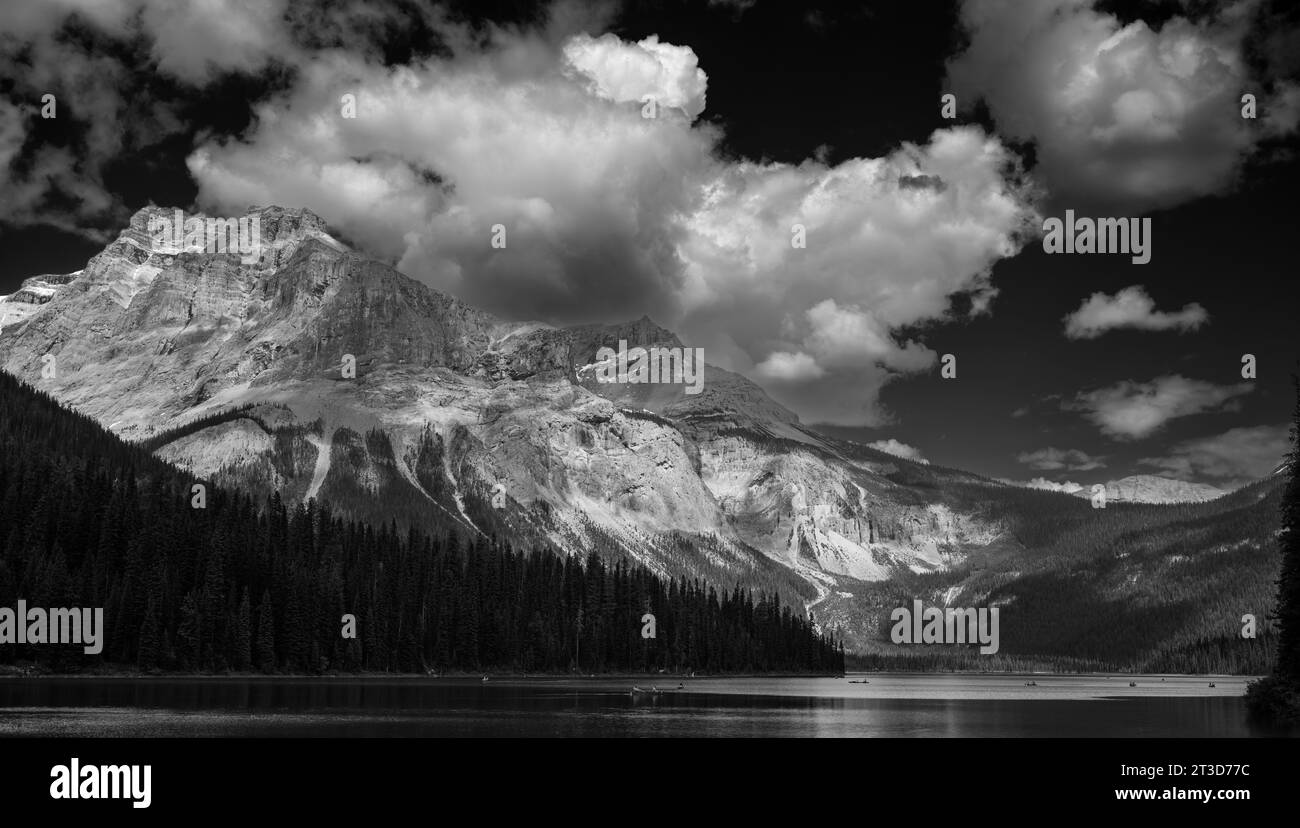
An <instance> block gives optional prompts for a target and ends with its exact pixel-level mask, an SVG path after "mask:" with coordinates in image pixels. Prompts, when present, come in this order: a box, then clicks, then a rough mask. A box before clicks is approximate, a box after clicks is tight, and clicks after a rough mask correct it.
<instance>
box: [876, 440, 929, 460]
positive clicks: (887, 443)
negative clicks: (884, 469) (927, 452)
mask: <svg viewBox="0 0 1300 828" xmlns="http://www.w3.org/2000/svg"><path fill="white" fill-rule="evenodd" d="M867 446H868V447H869V448H873V449H875V450H877V451H883V452H884V453H885V454H892V455H894V456H895V457H902V458H903V459H904V460H912V461H915V462H917V463H923V464H925V465H927V466H928V465H930V461H929V460H926V459H925V456H924V455H922V454H921V450H920V449H918V448H916V447H915V446H909V445H908V444H907V443H900V442H899V441H898V440H895V439H894V438H893V437H890V438H889V439H888V440H876V441H875V442H873V443H867Z"/></svg>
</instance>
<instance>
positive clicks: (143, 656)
mask: <svg viewBox="0 0 1300 828" xmlns="http://www.w3.org/2000/svg"><path fill="white" fill-rule="evenodd" d="M158 649H159V647H158V619H157V617H156V616H155V615H154V609H153V604H150V605H149V608H148V610H147V611H146V612H145V616H144V623H143V624H142V625H141V626H140V654H139V658H138V659H137V661H136V664H137V665H138V666H139V668H140V669H141V670H143V671H146V672H147V671H149V670H153V669H154V668H156V667H157V666H158Z"/></svg>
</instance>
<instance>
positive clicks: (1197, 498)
mask: <svg viewBox="0 0 1300 828" xmlns="http://www.w3.org/2000/svg"><path fill="white" fill-rule="evenodd" d="M1078 494H1079V495H1080V496H1088V492H1087V490H1086V489H1085V490H1084V491H1082V492H1078ZM1225 494H1227V492H1225V491H1223V490H1222V489H1218V488H1215V487H1214V486H1210V485H1208V484H1205V483H1189V482H1187V481H1185V480H1175V479H1173V478H1170V477H1160V476H1159V475H1154V474H1135V475H1131V476H1129V477H1122V478H1120V479H1119V480H1111V481H1108V482H1107V483H1106V500H1107V502H1110V501H1114V502H1116V503H1199V502H1201V501H1205V500H1214V499H1215V498H1216V497H1223V496H1224V495H1225Z"/></svg>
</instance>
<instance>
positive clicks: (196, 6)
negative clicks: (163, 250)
mask: <svg viewBox="0 0 1300 828" xmlns="http://www.w3.org/2000/svg"><path fill="white" fill-rule="evenodd" d="M286 4H287V0H203V2H195V3H172V2H166V0H9V2H5V3H3V4H0V77H4V78H6V79H7V80H9V79H11V80H12V85H11V86H10V88H9V89H8V90H7V92H6V93H5V94H6V95H7V96H8V97H9V100H8V101H5V100H4V99H3V98H0V110H3V114H4V115H5V117H4V121H5V122H6V123H7V124H9V125H8V126H7V127H3V128H0V129H2V130H3V131H2V132H0V184H3V185H4V186H5V197H4V199H3V203H0V220H3V221H6V222H8V223H11V224H16V225H30V224H49V225H52V226H55V227H59V228H62V229H64V230H67V231H69V232H75V233H80V234H82V235H85V236H87V237H90V238H93V239H97V240H100V241H104V240H107V239H108V238H110V237H111V235H112V230H111V229H109V228H110V227H113V226H115V225H119V224H121V223H122V222H123V221H125V218H126V215H127V212H126V209H125V207H124V205H122V204H121V203H119V202H118V200H117V199H116V197H115V196H113V195H112V194H110V192H109V190H108V188H107V187H106V185H105V183H104V177H105V170H106V169H107V168H108V167H109V165H110V164H111V163H112V162H114V161H115V160H117V159H118V158H119V157H120V156H121V155H122V154H124V153H126V152H132V151H136V152H138V151H140V150H141V149H143V148H146V147H148V146H151V145H152V144H154V143H156V142H158V141H160V140H162V139H163V138H165V137H167V136H168V135H172V134H175V133H177V132H179V131H181V130H182V125H181V123H180V119H179V116H178V113H179V111H180V108H181V107H182V106H183V105H184V103H185V102H184V100H183V98H182V97H176V98H173V99H164V98H163V97H160V95H159V94H158V93H159V90H158V89H157V88H154V87H152V86H150V83H151V80H152V79H153V78H154V76H155V75H159V76H161V77H163V78H165V79H168V80H171V81H175V82H177V83H181V84H190V85H203V84H207V83H210V82H211V81H212V80H214V79H216V78H217V77H220V76H222V75H224V74H226V73H229V72H238V71H256V70H259V69H261V68H263V67H265V66H266V65H267V64H268V63H269V62H271V61H272V60H273V59H276V58H277V56H283V55H286V54H288V53H291V52H292V51H293V49H292V42H291V39H290V37H289V35H288V33H287V31H286V30H285V28H284V26H283V25H282V24H281V22H280V19H279V18H280V16H281V15H282V14H283V12H284V10H285V8H286ZM106 40H116V41H119V42H121V43H123V44H126V43H129V44H131V45H133V46H134V45H135V44H136V43H143V44H145V45H146V46H147V53H145V52H141V53H140V54H141V55H146V56H144V57H140V58H139V62H137V61H136V60H135V59H133V54H134V53H133V52H132V50H129V49H126V48H121V49H116V50H114V49H103V48H94V47H90V48H88V46H87V42H92V43H96V44H98V43H102V42H104V41H106ZM46 94H51V95H54V96H55V101H56V107H57V110H56V114H57V118H58V121H59V122H60V124H70V125H71V128H70V129H68V130H65V131H66V132H68V133H70V134H71V135H72V136H73V137H72V138H71V139H69V140H68V141H67V142H66V143H49V142H39V141H36V140H30V141H26V143H24V142H23V141H22V140H19V139H21V138H24V137H27V136H30V135H31V134H32V133H33V131H34V130H33V127H34V126H35V125H36V124H37V123H38V122H39V120H40V111H41V108H42V97H43V96H44V95H46Z"/></svg>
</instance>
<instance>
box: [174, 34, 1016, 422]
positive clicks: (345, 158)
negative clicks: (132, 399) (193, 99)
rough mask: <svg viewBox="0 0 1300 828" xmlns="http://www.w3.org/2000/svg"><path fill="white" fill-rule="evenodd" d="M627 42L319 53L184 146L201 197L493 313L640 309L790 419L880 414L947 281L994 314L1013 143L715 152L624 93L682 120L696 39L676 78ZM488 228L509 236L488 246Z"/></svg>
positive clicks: (970, 140)
mask: <svg viewBox="0 0 1300 828" xmlns="http://www.w3.org/2000/svg"><path fill="white" fill-rule="evenodd" d="M575 43H576V44H578V48H576V49H575V48H573V45H574V44H575ZM643 46H644V42H643V43H642V44H623V45H622V46H621V47H620V46H618V45H617V44H616V43H615V42H614V41H612V40H610V39H609V38H608V37H603V38H599V39H596V40H592V39H591V38H586V37H584V36H579V37H577V38H576V39H573V40H568V41H564V40H561V41H560V42H558V43H551V42H549V41H548V40H547V39H546V38H545V37H542V36H540V35H538V34H536V33H533V34H529V33H522V34H521V33H513V32H501V33H496V34H495V35H494V39H493V41H492V42H491V43H490V44H489V45H488V46H487V47H485V48H484V49H483V50H482V51H480V52H477V53H474V54H473V55H470V56H462V57H458V58H454V59H430V60H428V61H426V62H423V63H421V64H419V65H414V66H409V67H403V68H400V69H387V68H383V67H379V66H375V65H372V64H371V63H369V62H368V61H366V60H364V59H362V58H358V57H356V56H350V55H342V54H333V55H330V56H328V57H326V56H322V57H319V58H317V59H315V60H313V61H312V62H310V63H309V64H308V65H307V66H305V67H304V69H303V70H302V72H301V75H300V78H299V81H298V83H297V84H296V86H295V87H294V88H293V89H292V90H290V91H289V92H287V93H286V94H285V96H284V97H283V98H282V99H277V100H274V101H271V102H269V103H268V104H266V105H265V106H263V107H261V108H259V110H258V122H257V124H256V126H255V127H254V128H253V129H251V130H249V132H248V133H247V134H246V135H245V136H244V137H243V139H242V140H238V141H224V142H223V141H211V142H208V143H207V144H205V145H203V146H202V147H200V148H199V149H198V150H196V152H195V153H194V154H193V155H192V156H191V158H190V169H191V172H192V174H193V175H194V177H195V179H196V180H197V181H198V183H199V187H200V198H199V201H200V204H201V206H205V207H207V208H209V209H212V210H217V211H224V212H230V211H233V210H240V209H243V208H244V207H245V206H247V205H248V204H264V203H281V204H283V203H288V204H302V205H306V206H308V207H311V208H312V209H313V210H315V211H316V212H318V213H320V214H321V215H322V216H323V217H324V218H325V219H326V220H328V221H329V222H330V223H331V224H333V225H335V226H336V227H338V228H339V229H340V230H341V231H342V232H343V233H344V234H345V235H347V236H348V237H349V238H350V239H353V240H355V241H357V242H358V243H360V244H361V245H362V246H363V247H364V248H366V249H367V250H368V251H370V252H372V253H376V254H378V255H380V256H381V257H384V258H387V259H389V260H391V261H395V262H397V263H398V266H399V267H400V268H401V269H402V270H403V271H404V272H406V273H408V274H410V275H412V276H415V277H416V278H420V279H422V280H424V281H426V282H428V283H429V284H431V285H432V286H434V287H436V288H439V289H442V290H445V291H447V292H449V293H452V294H454V295H457V296H458V297H460V298H461V299H463V300H465V301H467V302H470V303H472V304H475V305H478V306H480V307H483V308H485V309H486V310H489V311H493V312H495V313H498V314H501V315H503V316H506V317H509V318H515V319H521V318H542V319H545V320H547V321H552V322H561V323H564V322H583V321H592V320H608V319H612V318H619V317H629V318H630V317H636V316H640V315H642V314H649V315H650V316H652V317H653V318H655V319H656V320H657V321H659V322H661V323H662V324H665V325H666V326H668V327H670V328H674V329H676V330H678V331H679V332H680V333H681V334H682V336H683V339H684V340H686V341H687V342H688V343H689V344H692V345H695V346H699V347H704V348H705V349H706V352H707V353H709V354H710V359H711V361H717V362H718V364H719V365H720V367H723V368H727V369H730V370H736V371H741V372H752V373H754V374H755V375H756V376H758V377H759V378H761V379H763V380H764V381H765V382H766V384H767V385H768V387H769V389H770V390H771V391H772V392H773V393H774V395H776V396H777V397H778V398H779V399H781V401H783V402H785V403H787V404H788V405H790V406H791V407H792V408H794V409H795V410H797V411H799V413H800V414H801V415H802V416H803V417H804V418H805V419H806V420H813V421H823V422H839V423H850V424H862V423H864V422H865V423H870V424H879V423H881V422H884V421H886V420H887V414H886V413H884V412H881V411H879V410H878V409H877V407H876V399H877V395H878V393H879V390H880V388H881V387H882V386H883V385H884V384H885V383H886V382H888V381H889V380H890V379H891V378H892V377H894V376H895V375H897V374H899V373H905V372H915V371H920V370H925V369H926V368H927V367H929V366H930V365H931V364H932V363H933V360H934V354H933V353H932V352H931V351H930V350H929V349H928V348H926V347H925V346H924V345H923V344H920V343H917V342H911V341H909V342H899V341H897V339H896V337H895V336H894V334H893V332H894V331H896V330H898V329H899V328H901V327H904V326H914V325H918V324H920V323H923V322H928V321H936V320H942V319H945V318H946V317H947V316H948V314H949V312H950V304H951V300H952V297H953V296H954V295H955V294H958V293H968V294H970V295H972V296H973V297H975V298H976V299H977V300H983V301H984V303H985V304H987V300H988V299H989V298H991V296H992V294H993V289H992V287H991V285H990V282H989V279H990V275H989V271H990V268H991V267H992V265H993V264H994V263H995V262H997V261H998V260H999V259H1001V258H1004V257H1006V256H1009V255H1012V254H1014V253H1015V252H1016V251H1017V250H1018V249H1019V247H1020V244H1021V239H1022V238H1024V237H1025V236H1026V235H1027V234H1028V233H1029V232H1031V231H1032V229H1033V228H1034V227H1035V226H1036V224H1037V221H1038V219H1037V215H1036V213H1035V212H1034V211H1033V209H1032V206H1031V204H1030V203H1029V200H1028V198H1029V197H1028V192H1027V188H1026V187H1025V185H1024V183H1023V182H1022V181H1021V180H1020V179H1019V178H1018V176H1017V173H1016V158H1015V156H1014V155H1012V154H1011V153H1010V152H1008V151H1007V150H1006V149H1005V148H1004V147H1003V146H1002V145H1001V144H1000V143H999V142H998V141H997V140H996V139H993V138H990V137H988V136H987V135H985V134H984V133H983V132H982V131H981V130H979V129H978V128H975V127H959V128H953V129H945V130H939V131H937V132H935V133H934V134H933V135H932V136H931V137H930V140H929V142H928V143H927V144H924V145H915V144H905V145H903V146H902V147H901V148H900V149H898V150H897V151H895V152H893V153H891V154H889V155H887V156H885V157H882V158H873V159H869V158H855V159H850V160H847V161H845V162H843V163H841V164H839V165H837V166H833V167H832V166H829V165H826V164H824V163H822V162H820V161H816V160H808V161H805V162H803V163H802V164H798V165H790V164H758V163H752V162H747V161H741V162H734V161H730V160H727V159H725V158H723V157H721V155H720V153H718V152H717V151H716V147H717V143H718V139H719V137H720V136H719V133H718V131H717V129H716V128H715V127H713V126H710V125H708V124H692V123H691V122H690V121H689V119H688V118H686V117H681V116H676V117H661V118H657V119H647V118H643V117H641V111H640V109H641V108H640V105H639V104H629V103H628V102H627V101H625V100H622V99H624V98H628V99H631V98H634V97H635V94H636V93H637V92H639V91H640V90H642V89H644V88H646V87H645V86H644V85H637V84H642V83H651V82H653V83H656V84H661V85H662V92H663V94H666V95H668V96H669V97H670V98H672V97H673V96H674V95H676V96H677V97H676V98H675V99H676V100H679V101H683V102H686V106H687V109H688V110H689V109H690V107H691V104H690V103H689V102H690V101H692V100H696V99H697V98H698V100H699V101H700V102H702V101H703V99H704V94H705V90H704V88H703V87H702V86H701V87H700V88H699V89H698V96H696V94H695V92H687V91H684V90H687V89H688V88H689V85H682V84H681V83H678V82H677V81H672V80H671V79H672V78H678V79H680V78H682V77H686V76H688V75H689V74H690V72H689V71H688V70H689V69H690V68H691V67H694V56H693V55H692V54H689V50H676V51H668V52H666V53H664V54H668V55H670V56H672V57H671V61H669V59H668V58H663V59H662V60H663V61H667V62H671V63H672V65H673V66H676V67H677V69H680V70H681V71H677V69H675V70H674V71H672V72H666V73H657V72H655V71H649V64H646V65H645V67H644V68H646V71H645V72H644V73H640V72H641V70H640V69H638V70H636V71H631V70H628V69H627V67H626V66H624V65H623V64H622V63H620V60H623V59H624V58H627V60H628V61H629V62H630V63H631V64H632V65H635V66H640V61H641V59H642V58H643V57H645V55H641V56H640V57H636V58H628V55H638V54H640V52H639V50H641V49H642V47H643ZM658 46H660V47H663V48H664V49H670V50H672V49H676V47H670V46H668V45H667V44H658ZM628 50H631V51H630V52H629V51H628ZM656 54H659V53H658V52H656ZM566 56H567V57H566ZM575 56H576V57H575ZM575 59H576V60H577V63H576V64H575V62H574V61H575ZM656 60H660V58H656ZM674 61H675V62H674ZM579 64H580V65H582V66H583V67H585V69H584V72H578V71H576V69H575V66H576V65H579ZM520 65H523V66H526V67H527V71H518V70H516V69H515V68H514V67H516V66H520ZM657 65H660V66H662V65H664V64H663V63H662V62H661V63H660V64H657ZM611 67H613V68H611ZM639 73H640V74H639ZM702 77H703V76H702V75H701V76H700V78H701V79H702ZM593 78H597V79H600V84H595V85H593V83H594V81H593ZM629 78H632V79H634V80H636V79H639V80H636V82H635V83H633V81H632V80H628V79H629ZM341 79H346V82H344V80H341ZM701 82H702V80H701ZM601 84H603V87H602V86H601ZM674 84H676V85H674ZM601 88H603V89H604V90H605V91H603V92H602V91H600V89H601ZM344 89H355V90H357V91H356V93H355V94H356V95H357V100H358V117H357V118H356V119H355V120H347V119H342V118H340V117H338V115H337V112H338V104H337V100H338V95H339V93H340V92H341V91H342V90H344ZM674 90H676V91H674ZM424 171H427V172H431V173H435V174H436V175H437V176H438V178H439V180H438V181H435V180H433V179H432V178H431V177H430V176H428V175H425V174H424ZM796 223H798V224H803V225H804V226H805V228H806V230H807V247H806V248H805V249H798V248H795V247H793V246H792V244H791V238H792V233H791V227H792V225H794V224H796ZM494 224H502V225H504V226H505V227H506V229H507V246H506V248H505V249H502V250H498V249H493V248H492V247H491V246H490V244H489V241H490V238H491V229H490V228H491V227H492V225H494ZM978 303H979V302H978V301H977V304H978ZM859 337H860V338H859ZM846 389H849V393H846Z"/></svg>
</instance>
